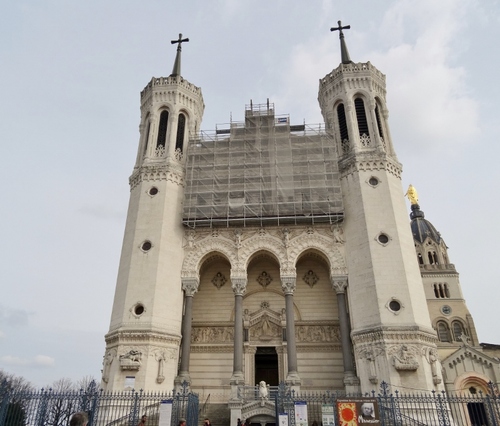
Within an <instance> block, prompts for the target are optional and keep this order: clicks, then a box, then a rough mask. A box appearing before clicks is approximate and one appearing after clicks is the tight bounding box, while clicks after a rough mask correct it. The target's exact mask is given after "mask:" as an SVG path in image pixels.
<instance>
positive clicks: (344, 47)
mask: <svg viewBox="0 0 500 426" xmlns="http://www.w3.org/2000/svg"><path fill="white" fill-rule="evenodd" d="M338 24H339V26H338V27H337V28H335V27H332V28H330V31H338V32H339V39H340V53H341V58H342V63H343V64H350V63H351V62H352V61H351V58H350V57H349V51H348V50H347V45H346V44H345V40H344V32H343V31H342V30H349V29H350V28H351V26H350V25H346V26H345V27H343V26H342V22H341V21H338Z"/></svg>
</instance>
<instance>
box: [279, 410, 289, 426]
mask: <svg viewBox="0 0 500 426" xmlns="http://www.w3.org/2000/svg"><path fill="white" fill-rule="evenodd" d="M278 419H279V426H288V413H279V414H278Z"/></svg>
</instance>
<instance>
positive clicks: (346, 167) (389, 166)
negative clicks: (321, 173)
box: [339, 151, 403, 179]
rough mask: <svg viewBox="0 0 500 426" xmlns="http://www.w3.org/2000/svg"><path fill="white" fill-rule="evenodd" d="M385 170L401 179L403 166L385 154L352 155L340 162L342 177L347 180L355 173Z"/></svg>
mask: <svg viewBox="0 0 500 426" xmlns="http://www.w3.org/2000/svg"><path fill="white" fill-rule="evenodd" d="M379 170H384V171H386V172H388V173H390V174H392V175H393V176H395V177H397V178H398V179H401V173H402V171H403V168H402V166H401V164H400V163H399V162H398V161H396V160H394V159H392V158H390V157H388V156H387V155H386V154H385V153H375V152H373V151H372V152H370V153H366V154H364V153H350V154H349V155H348V156H344V157H343V158H342V159H341V160H340V161H339V171H340V177H341V178H345V177H346V176H349V175H351V174H353V173H357V172H361V171H363V172H365V171H379Z"/></svg>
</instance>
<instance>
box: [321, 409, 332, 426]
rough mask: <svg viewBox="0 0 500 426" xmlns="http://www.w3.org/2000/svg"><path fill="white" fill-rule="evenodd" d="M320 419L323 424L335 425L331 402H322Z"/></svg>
mask: <svg viewBox="0 0 500 426" xmlns="http://www.w3.org/2000/svg"><path fill="white" fill-rule="evenodd" d="M321 419H322V422H323V426H334V425H335V413H334V411H333V405H332V404H323V405H322V406H321Z"/></svg>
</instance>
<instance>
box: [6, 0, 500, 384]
mask: <svg viewBox="0 0 500 426" xmlns="http://www.w3.org/2000/svg"><path fill="white" fill-rule="evenodd" d="M339 19H340V20H342V22H343V24H350V25H351V30H348V31H346V40H347V43H348V47H349V51H350V54H351V58H352V59H353V60H354V61H355V62H366V61H371V62H372V63H373V64H374V65H375V66H376V67H377V68H378V69H380V70H381V71H382V72H383V73H385V74H386V75H387V89H388V107H389V111H390V118H389V120H390V126H391V132H392V137H393V141H394V144H395V148H396V151H397V153H398V156H399V159H400V161H401V162H402V163H403V166H404V175H403V186H404V187H405V188H406V187H407V186H408V184H409V183H410V182H411V183H412V184H413V185H414V186H415V187H416V188H417V190H418V192H419V196H420V205H421V207H422V209H423V210H424V212H425V213H426V217H427V218H428V219H429V220H431V221H432V222H433V224H434V225H435V226H436V227H437V229H438V230H439V231H440V232H441V234H442V235H443V237H444V239H445V241H446V243H447V245H448V246H449V255H450V258H451V261H452V262H453V263H455V265H456V267H457V269H458V271H459V272H460V279H461V283H462V288H463V292H464V296H465V298H466V300H467V305H468V307H469V309H470V310H471V312H472V314H473V316H474V319H475V323H476V328H477V331H478V334H479V338H480V340H481V341H482V342H489V343H500V332H499V331H498V326H497V324H496V322H497V321H498V303H499V301H500V290H499V288H500V285H499V284H500V280H499V275H500V269H499V268H498V266H497V264H496V263H497V262H498V259H497V257H496V256H497V253H498V249H497V247H498V242H499V241H500V228H499V226H498V224H497V221H498V219H497V213H496V212H498V210H499V207H500V206H499V204H500V202H499V197H497V196H495V195H494V194H493V195H492V192H491V191H492V189H493V188H494V182H495V181H496V179H498V178H499V177H500V167H499V166H498V163H497V161H498V157H497V156H498V154H499V151H500V142H499V135H500V124H499V123H500V107H499V99H500V84H499V83H498V77H497V75H498V72H499V71H498V70H499V69H500V66H499V65H500V64H499V62H500V59H499V57H498V49H499V41H500V3H499V1H498V0H480V1H479V0H477V1H475V0H439V1H436V0H419V1H414V0H412V1H410V0H394V1H390V0H387V1H378V2H375V1H373V0H358V1H352V0H329V1H326V0H324V1H319V0H308V1H307V2H304V1H293V0H274V1H263V0H260V1H259V0H254V1H249V0H212V1H207V0H198V1H195V0H184V1H176V2H174V1H172V0H163V1H159V0H158V1H156V0H143V1H137V0H135V1H133V0H105V1H102V0H99V1H97V0H87V1H79V2H77V1H70V0H44V1H35V0H17V1H15V2H14V1H11V2H5V4H4V5H3V7H2V13H1V15H0V55H1V56H0V63H1V67H0V88H1V91H0V93H1V96H0V142H1V149H2V156H1V158H2V162H3V166H2V167H1V169H0V173H1V176H2V181H3V182H4V190H5V192H3V195H2V196H3V201H2V203H1V204H0V217H1V219H2V220H1V225H0V226H1V233H0V235H1V236H2V244H1V246H0V259H1V265H2V266H1V268H0V369H4V370H6V371H8V372H12V373H15V374H18V375H22V376H24V377H26V378H27V379H28V380H30V381H32V382H33V383H34V384H35V385H36V386H44V385H47V384H50V383H52V382H54V381H55V380H57V379H59V378H62V377H68V378H70V379H75V380H76V379H79V378H81V377H82V376H85V375H94V376H95V377H100V369H101V362H102V356H103V353H104V334H105V333H106V331H107V328H108V326H109V319H110V314H111V306H112V301H113V294H114V286H115V280H116V273H117V269H118V260H119V256H120V250H121V241H122V236H123V230H124V224H125V215H126V210H127V203H128V196H129V188H128V177H129V175H130V174H131V171H132V167H133V164H134V161H135V155H136V149H137V144H138V137H139V133H138V125H139V118H140V114H139V93H140V91H141V90H142V89H143V88H144V86H145V85H146V84H147V83H148V82H149V80H150V79H151V77H152V76H155V77H160V76H168V75H169V74H170V72H171V70H172V65H173V61H174V57H175V47H173V46H171V44H170V40H172V39H175V38H177V36H178V34H179V33H183V34H184V36H187V37H189V38H190V42H189V43H187V44H185V45H184V47H183V57H182V75H183V76H184V77H185V78H186V79H188V80H189V81H190V82H191V83H194V84H195V85H197V86H200V87H201V88H202V91H203V96H204V99H205V104H206V109H205V116H204V119H203V123H202V129H205V130H213V129H214V128H215V125H216V124H221V123H227V122H229V121H230V117H232V119H233V120H234V121H240V120H243V117H244V108H245V104H247V103H249V101H250V99H252V100H253V101H254V102H255V103H263V102H265V101H266V99H267V98H269V99H270V101H271V102H274V103H275V107H276V111H277V113H278V114H290V117H291V122H292V124H300V123H302V122H303V121H304V120H305V121H306V122H307V123H311V124H312V123H319V122H321V121H322V117H321V114H320V110H319V106H318V104H317V90H318V80H319V79H320V78H322V77H324V76H325V75H326V74H327V73H328V72H330V71H331V70H332V69H333V68H335V67H337V65H338V63H339V61H340V54H339V41H338V33H331V32H330V30H329V29H330V27H331V26H336V23H337V21H338V20H339Z"/></svg>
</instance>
